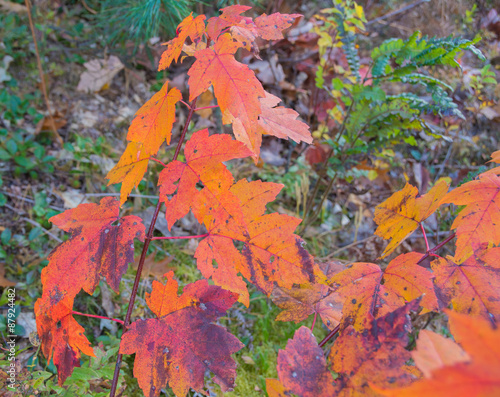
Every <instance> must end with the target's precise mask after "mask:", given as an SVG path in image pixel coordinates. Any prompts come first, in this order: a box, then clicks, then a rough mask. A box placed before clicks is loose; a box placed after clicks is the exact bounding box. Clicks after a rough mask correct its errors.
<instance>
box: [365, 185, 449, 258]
mask: <svg viewBox="0 0 500 397" xmlns="http://www.w3.org/2000/svg"><path fill="white" fill-rule="evenodd" d="M448 187H449V183H448V181H447V179H445V178H443V179H441V180H440V181H438V182H437V183H436V184H435V185H434V187H433V188H432V189H431V190H430V191H429V192H428V193H427V194H424V195H423V196H421V197H417V194H418V190H417V188H416V187H414V186H412V185H410V184H406V186H405V187H404V188H403V189H402V190H400V191H398V192H396V193H394V194H393V195H392V196H391V197H389V198H388V199H387V200H386V201H384V202H383V203H382V204H380V205H379V206H377V208H376V209H375V218H374V221H375V222H376V223H377V225H378V228H377V230H375V234H376V235H377V236H380V237H383V238H385V239H392V240H391V242H390V243H389V245H387V247H386V248H385V250H384V252H383V254H382V255H381V258H385V257H386V256H387V255H389V254H390V253H391V252H392V251H394V249H395V248H396V247H397V246H398V245H399V244H401V243H402V242H403V241H404V240H405V239H406V238H407V237H408V236H409V235H410V234H411V233H413V232H414V231H415V230H416V229H417V228H418V227H419V226H420V223H421V222H422V221H424V220H425V219H427V218H428V217H429V216H430V215H431V214H432V213H433V212H434V211H436V210H437V208H438V207H439V206H440V204H441V202H440V201H441V198H442V197H443V196H444V195H445V194H446V192H447V191H448Z"/></svg>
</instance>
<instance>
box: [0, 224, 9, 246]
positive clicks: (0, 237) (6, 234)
mask: <svg viewBox="0 0 500 397" xmlns="http://www.w3.org/2000/svg"><path fill="white" fill-rule="evenodd" d="M11 238H12V232H11V231H10V229H9V228H6V229H4V231H3V232H2V234H0V241H2V244H3V245H7V243H8V242H9V241H10V239H11Z"/></svg>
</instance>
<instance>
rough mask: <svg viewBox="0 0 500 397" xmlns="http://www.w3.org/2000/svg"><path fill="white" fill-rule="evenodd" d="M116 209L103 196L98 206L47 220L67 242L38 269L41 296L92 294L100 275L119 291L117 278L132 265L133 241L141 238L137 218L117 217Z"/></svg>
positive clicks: (116, 204)
mask: <svg viewBox="0 0 500 397" xmlns="http://www.w3.org/2000/svg"><path fill="white" fill-rule="evenodd" d="M119 210H120V207H119V202H118V201H117V200H115V199H114V198H112V197H104V198H103V199H102V200H101V202H100V203H99V204H93V203H91V204H80V205H79V206H78V207H76V208H74V209H70V210H67V211H64V212H63V213H61V214H59V215H56V216H53V217H52V218H50V219H49V221H50V222H52V223H53V224H54V225H55V226H57V227H59V228H60V229H62V230H64V231H66V232H69V233H70V239H69V240H68V241H66V242H64V243H62V244H60V245H59V246H58V247H56V248H55V249H54V250H53V251H52V252H51V253H50V255H49V256H48V260H49V265H48V266H47V267H46V268H44V269H43V270H42V283H43V286H44V290H43V293H44V295H45V294H51V295H52V294H54V295H57V296H59V297H61V298H62V297H63V296H66V295H69V296H75V295H76V294H77V293H78V292H79V291H80V289H83V290H85V292H87V293H88V294H90V295H92V294H93V293H94V290H95V288H96V287H97V284H98V283H99V279H100V277H101V276H102V277H105V278H106V281H107V283H108V284H109V286H110V287H111V288H112V289H113V290H114V291H115V292H116V293H118V292H119V291H118V287H119V284H120V280H121V277H122V275H123V274H124V273H125V272H126V270H127V267H128V264H129V263H133V262H134V239H135V238H137V239H139V240H140V241H144V238H145V233H144V231H145V227H144V225H143V223H142V220H141V218H139V217H138V216H135V215H128V216H125V217H122V218H120V217H119ZM115 223H116V225H115ZM55 303H57V302H54V304H55Z"/></svg>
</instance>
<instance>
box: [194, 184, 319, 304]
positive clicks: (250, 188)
mask: <svg viewBox="0 0 500 397" xmlns="http://www.w3.org/2000/svg"><path fill="white" fill-rule="evenodd" d="M281 188H282V186H281V185H277V184H274V183H269V182H267V183H265V182H260V181H255V182H247V181H246V180H244V179H243V180H240V181H239V182H238V183H236V184H235V185H233V186H232V187H231V189H230V191H229V192H227V193H224V194H223V195H221V196H219V197H218V198H217V200H214V201H212V202H211V203H210V205H211V209H210V208H209V209H208V210H205V215H204V220H203V223H204V225H205V226H206V228H207V230H208V236H207V237H206V238H205V239H203V240H202V241H201V242H200V244H199V245H198V248H197V250H196V253H195V257H196V258H197V260H198V268H199V269H200V271H201V272H202V274H203V275H204V276H205V277H207V278H208V277H212V278H213V280H214V282H215V283H216V284H219V285H221V286H222V287H224V288H226V289H228V290H230V291H234V292H238V293H239V294H240V302H242V303H244V304H245V305H248V292H247V291H246V287H245V284H244V281H243V280H242V279H241V277H239V276H237V274H238V273H241V275H242V276H243V277H245V278H246V279H247V280H249V281H250V282H252V283H253V284H254V285H255V286H257V287H258V288H259V289H260V290H261V291H262V292H264V293H265V294H266V295H268V296H269V295H270V294H271V292H272V290H273V288H274V283H276V284H277V285H279V286H281V287H285V288H291V287H292V285H293V284H294V283H296V284H302V283H307V282H315V281H318V282H324V280H325V277H324V275H323V274H322V272H321V270H320V269H319V268H318V266H317V265H316V264H315V263H314V260H313V258H312V256H311V255H310V254H309V253H308V252H307V251H306V250H305V249H304V248H303V241H302V240H301V239H300V238H299V237H298V236H297V235H295V234H293V232H294V230H295V229H296V227H297V226H298V225H299V223H300V222H301V220H300V219H298V218H295V217H292V216H288V215H284V214H277V213H273V214H263V212H264V210H265V205H266V204H267V202H268V200H269V198H271V199H273V198H274V197H275V196H276V194H277V192H279V190H280V189H281ZM238 197H245V198H246V199H245V201H243V202H242V201H240V202H239V199H238ZM233 241H239V242H240V243H243V248H242V249H241V251H239V250H238V249H236V247H235V246H234V244H233ZM214 260H215V261H216V262H217V264H218V266H217V267H215V266H214V265H213V261H214Z"/></svg>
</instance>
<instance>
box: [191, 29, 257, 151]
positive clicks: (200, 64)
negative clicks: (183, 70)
mask: <svg viewBox="0 0 500 397" xmlns="http://www.w3.org/2000/svg"><path fill="white" fill-rule="evenodd" d="M240 47H241V44H240V43H238V42H235V41H233V39H232V37H231V35H230V34H224V35H222V36H221V37H220V38H219V40H218V41H217V42H216V43H215V45H214V46H213V48H207V49H205V50H201V51H198V52H196V53H195V57H196V62H195V63H194V64H193V66H192V67H191V69H189V71H188V75H189V97H190V100H193V99H194V98H196V97H197V96H199V95H201V94H202V93H203V92H205V91H206V90H207V89H208V88H209V87H210V85H213V87H214V95H215V97H216V98H217V103H218V104H219V107H220V109H221V112H222V114H223V122H224V124H228V123H231V122H233V120H238V121H239V123H240V124H241V126H242V128H243V129H242V130H241V131H242V132H241V133H238V134H237V133H236V132H235V135H236V138H237V139H238V140H240V141H242V142H243V143H245V145H246V146H247V147H248V148H249V149H250V150H251V151H252V152H253V153H254V156H256V157H258V154H259V150H260V140H261V135H260V134H259V133H258V131H255V128H256V125H257V120H258V117H259V115H260V113H261V107H260V102H259V97H264V96H265V91H264V89H263V88H262V85H261V83H260V82H259V80H257V78H256V77H255V74H254V72H253V71H251V70H250V69H249V68H248V66H247V65H244V64H242V63H240V62H237V61H236V59H235V58H234V54H235V52H236V50H237V49H238V48H240Z"/></svg>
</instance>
